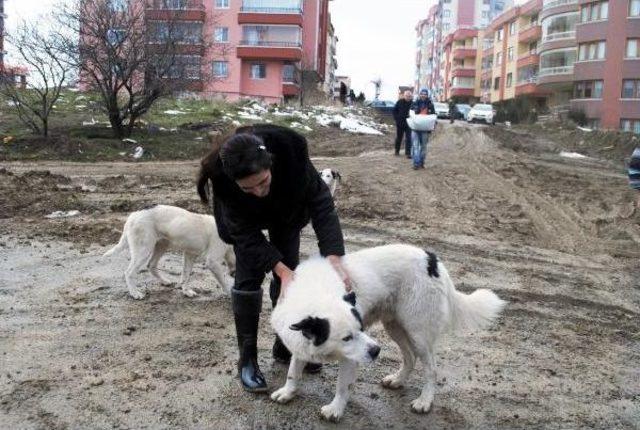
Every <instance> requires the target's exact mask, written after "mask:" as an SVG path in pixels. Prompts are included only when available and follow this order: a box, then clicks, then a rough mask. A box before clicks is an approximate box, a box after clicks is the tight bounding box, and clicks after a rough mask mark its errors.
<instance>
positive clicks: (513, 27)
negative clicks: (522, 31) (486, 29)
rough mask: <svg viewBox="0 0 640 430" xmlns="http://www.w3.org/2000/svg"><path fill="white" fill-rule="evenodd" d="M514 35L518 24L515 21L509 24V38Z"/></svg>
mask: <svg viewBox="0 0 640 430" xmlns="http://www.w3.org/2000/svg"><path fill="white" fill-rule="evenodd" d="M514 34H516V22H515V21H513V22H512V23H510V24H509V36H513V35H514Z"/></svg>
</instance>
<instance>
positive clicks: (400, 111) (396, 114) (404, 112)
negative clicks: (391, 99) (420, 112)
mask: <svg viewBox="0 0 640 430" xmlns="http://www.w3.org/2000/svg"><path fill="white" fill-rule="evenodd" d="M411 104H412V101H411V100H409V101H406V100H405V99H403V98H402V99H400V100H398V101H397V102H396V104H395V106H394V107H393V119H395V121H396V125H397V126H398V127H409V126H408V125H407V118H408V117H409V111H410V110H411Z"/></svg>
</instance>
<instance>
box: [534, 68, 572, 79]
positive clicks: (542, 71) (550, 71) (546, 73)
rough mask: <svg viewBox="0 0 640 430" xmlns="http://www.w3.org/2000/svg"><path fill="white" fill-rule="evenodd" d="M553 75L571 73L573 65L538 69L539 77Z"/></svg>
mask: <svg viewBox="0 0 640 430" xmlns="http://www.w3.org/2000/svg"><path fill="white" fill-rule="evenodd" d="M555 75H573V66H560V67H548V68H546V69H540V74H539V76H540V77H544V76H555Z"/></svg>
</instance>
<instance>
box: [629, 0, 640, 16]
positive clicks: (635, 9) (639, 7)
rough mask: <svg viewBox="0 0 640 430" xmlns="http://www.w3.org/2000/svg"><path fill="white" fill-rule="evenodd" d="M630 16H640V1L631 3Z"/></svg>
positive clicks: (635, 0)
mask: <svg viewBox="0 0 640 430" xmlns="http://www.w3.org/2000/svg"><path fill="white" fill-rule="evenodd" d="M629 16H640V0H631V1H630V2H629Z"/></svg>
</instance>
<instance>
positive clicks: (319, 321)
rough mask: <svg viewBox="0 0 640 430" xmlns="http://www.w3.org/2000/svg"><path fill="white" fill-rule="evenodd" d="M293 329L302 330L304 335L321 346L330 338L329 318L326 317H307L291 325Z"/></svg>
mask: <svg viewBox="0 0 640 430" xmlns="http://www.w3.org/2000/svg"><path fill="white" fill-rule="evenodd" d="M289 328H290V329H291V330H294V331H301V332H302V335H303V336H304V337H306V338H307V339H310V340H312V341H313V345H314V346H320V345H322V344H323V343H324V342H326V340H327V339H328V338H329V330H330V328H329V320H328V319H326V318H316V317H307V318H305V319H303V320H301V321H300V322H297V323H295V324H292V325H291V326H289Z"/></svg>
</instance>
